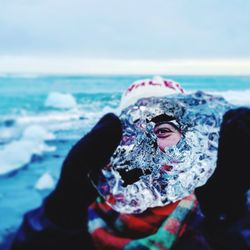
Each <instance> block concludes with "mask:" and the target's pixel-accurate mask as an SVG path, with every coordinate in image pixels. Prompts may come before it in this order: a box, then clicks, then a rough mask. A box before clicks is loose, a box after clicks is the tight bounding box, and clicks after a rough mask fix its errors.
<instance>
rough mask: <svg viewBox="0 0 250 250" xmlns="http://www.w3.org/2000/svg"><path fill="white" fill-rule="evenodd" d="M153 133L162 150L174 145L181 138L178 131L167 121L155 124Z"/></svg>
mask: <svg viewBox="0 0 250 250" xmlns="http://www.w3.org/2000/svg"><path fill="white" fill-rule="evenodd" d="M154 133H155V135H156V136H157V144H158V146H159V148H160V149H161V150H162V151H164V149H165V148H166V147H170V146H173V145H176V144H177V143H178V141H179V140H180V139H181V133H180V131H179V130H178V129H177V128H176V127H175V126H173V125H171V123H169V122H161V123H158V124H156V125H155V128H154Z"/></svg>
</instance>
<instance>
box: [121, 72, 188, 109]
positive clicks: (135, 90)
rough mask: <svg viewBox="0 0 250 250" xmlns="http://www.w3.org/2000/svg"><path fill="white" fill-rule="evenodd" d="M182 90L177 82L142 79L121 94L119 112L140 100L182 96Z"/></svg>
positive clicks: (155, 78) (160, 79)
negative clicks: (175, 95) (174, 95)
mask: <svg viewBox="0 0 250 250" xmlns="http://www.w3.org/2000/svg"><path fill="white" fill-rule="evenodd" d="M183 93H184V90H183V88H182V87H181V85H180V84H179V83H178V82H175V81H172V80H170V79H164V78H161V77H159V76H158V77H154V78H153V79H142V80H138V81H135V82H133V83H132V84H131V85H130V86H129V87H128V89H127V90H126V91H125V92H124V93H123V95H122V98H121V102H120V107H119V108H120V110H123V109H125V108H127V107H128V106H130V105H132V104H134V103H136V101H138V100H139V99H141V98H147V97H164V96H167V95H173V94H183Z"/></svg>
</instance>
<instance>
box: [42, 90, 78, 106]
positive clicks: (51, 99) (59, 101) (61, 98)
mask: <svg viewBox="0 0 250 250" xmlns="http://www.w3.org/2000/svg"><path fill="white" fill-rule="evenodd" d="M44 105H45V106H46V107H52V108H60V109H71V108H75V107H76V106H77V103H76V100H75V98H74V96H72V95H71V94H64V93H60V92H51V93H49V95H48V97H47V99H46V101H45V104H44Z"/></svg>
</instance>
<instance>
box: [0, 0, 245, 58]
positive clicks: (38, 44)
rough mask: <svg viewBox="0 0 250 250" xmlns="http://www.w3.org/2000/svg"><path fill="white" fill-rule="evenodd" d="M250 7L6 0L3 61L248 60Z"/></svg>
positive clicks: (1, 16)
mask: <svg viewBox="0 0 250 250" xmlns="http://www.w3.org/2000/svg"><path fill="white" fill-rule="evenodd" d="M249 13H250V1H249V0H227V1H226V0H126V1H124V0H105V1H104V0H89V1H87V0H42V1H41V0H39V1H38V0H0V55H1V56H3V55H11V56H20V55H25V56H39V55H42V56H73V57H82V58H113V59H135V58H136V59H152V60H155V59H164V60H165V59H173V58H174V59H176V58H177V59H178V58H184V59H186V58H198V59H203V58H204V59H211V58H212V59H213V58H231V59H234V58H250V45H249V44H250V14H249Z"/></svg>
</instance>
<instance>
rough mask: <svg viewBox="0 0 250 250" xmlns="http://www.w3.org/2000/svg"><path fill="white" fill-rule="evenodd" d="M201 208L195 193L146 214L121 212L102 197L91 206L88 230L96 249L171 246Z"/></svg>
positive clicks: (110, 249) (165, 249)
mask: <svg viewBox="0 0 250 250" xmlns="http://www.w3.org/2000/svg"><path fill="white" fill-rule="evenodd" d="M196 207H197V200H196V198H195V196H194V195H193V194H191V195H189V196H187V197H185V198H183V199H182V200H180V201H178V202H175V203H172V204H169V205H167V206H165V207H157V208H152V209H148V210H147V211H146V212H144V213H142V214H134V215H133V214H120V213H118V212H116V211H114V210H113V209H112V208H111V207H110V206H109V205H107V203H105V201H104V200H103V199H102V198H100V197H98V198H97V200H96V201H95V202H94V203H92V204H91V205H90V207H89V209H88V230H89V233H90V234H91V237H92V239H93V242H94V245H95V249H98V250H99V249H100V250H106V249H109V250H118V249H124V250H132V249H141V250H147V249H150V250H151V249H155V250H160V249H161V250H162V249H164V250H168V249H171V248H172V246H173V245H174V243H175V242H176V240H177V239H178V238H179V237H181V236H182V235H183V233H184V232H185V230H186V228H187V225H188V221H189V219H190V216H191V215H192V214H193V213H194V210H195V208H196Z"/></svg>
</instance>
